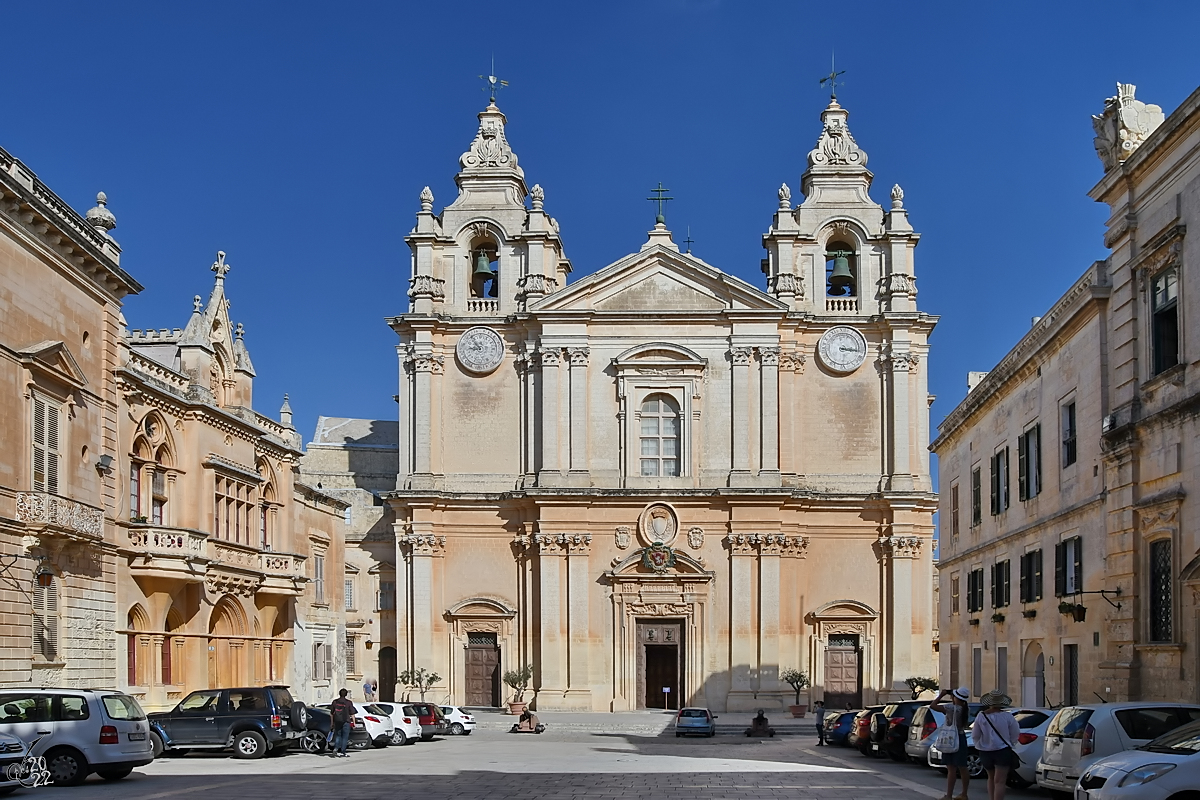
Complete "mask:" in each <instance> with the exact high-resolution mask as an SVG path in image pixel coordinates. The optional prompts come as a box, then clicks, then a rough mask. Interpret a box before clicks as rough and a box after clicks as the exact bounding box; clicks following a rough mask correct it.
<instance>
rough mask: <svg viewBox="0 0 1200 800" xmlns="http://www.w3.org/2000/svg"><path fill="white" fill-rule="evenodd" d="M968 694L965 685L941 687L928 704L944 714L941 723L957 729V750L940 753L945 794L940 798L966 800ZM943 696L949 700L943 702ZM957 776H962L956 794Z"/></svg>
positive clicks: (969, 776)
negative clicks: (960, 792)
mask: <svg viewBox="0 0 1200 800" xmlns="http://www.w3.org/2000/svg"><path fill="white" fill-rule="evenodd" d="M970 696H971V690H970V689H968V688H967V687H965V686H960V687H958V688H957V689H955V690H954V691H950V690H949V689H943V690H942V693H941V694H939V695H938V696H937V697H936V698H935V699H934V701H933V702H932V703H930V704H929V707H930V708H931V709H933V710H934V711H936V712H938V713H939V714H944V715H945V717H946V719H945V721H944V722H943V723H942V724H943V725H953V726H954V728H955V729H956V730H957V731H958V750H956V751H955V752H953V753H944V754H943V755H942V759H943V761H944V763H945V764H946V794H945V796H944V797H942V799H941V800H967V786H968V785H969V784H970V783H971V773H970V772H969V771H968V770H967V715H968V707H967V698H968V697H970ZM944 697H948V698H950V702H949V703H943V702H942V698H944ZM955 770H957V774H956V773H955ZM958 778H962V794H958V795H956V794H955V793H954V784H955V782H956V781H957V779H958Z"/></svg>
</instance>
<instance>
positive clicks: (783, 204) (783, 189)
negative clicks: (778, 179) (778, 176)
mask: <svg viewBox="0 0 1200 800" xmlns="http://www.w3.org/2000/svg"><path fill="white" fill-rule="evenodd" d="M778 194H779V208H780V210H782V211H790V210H791V208H792V190H791V188H790V187H789V186H788V185H787V184H786V183H781V184H780V185H779V192H778Z"/></svg>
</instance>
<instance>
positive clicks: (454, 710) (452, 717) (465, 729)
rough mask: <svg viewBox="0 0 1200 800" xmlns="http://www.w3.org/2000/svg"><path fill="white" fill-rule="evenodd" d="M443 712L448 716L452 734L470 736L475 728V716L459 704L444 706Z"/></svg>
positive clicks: (447, 719)
mask: <svg viewBox="0 0 1200 800" xmlns="http://www.w3.org/2000/svg"><path fill="white" fill-rule="evenodd" d="M442 714H444V715H445V717H446V724H447V725H449V726H450V734H451V735H452V736H470V735H471V731H473V730H475V717H474V716H472V715H471V714H468V713H467V712H465V711H463V710H462V709H461V708H459V707H458V706H442Z"/></svg>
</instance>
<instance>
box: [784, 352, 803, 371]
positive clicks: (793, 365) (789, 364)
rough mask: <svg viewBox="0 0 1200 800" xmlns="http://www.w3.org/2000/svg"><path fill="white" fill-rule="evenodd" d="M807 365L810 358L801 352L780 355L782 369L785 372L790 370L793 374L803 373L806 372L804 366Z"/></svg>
mask: <svg viewBox="0 0 1200 800" xmlns="http://www.w3.org/2000/svg"><path fill="white" fill-rule="evenodd" d="M807 363H808V356H806V355H805V354H804V353H802V352H800V351H799V350H796V351H793V352H791V353H780V354H779V367H780V369H785V370H788V369H790V370H792V371H793V372H797V373H802V372H804V365H805V364H807Z"/></svg>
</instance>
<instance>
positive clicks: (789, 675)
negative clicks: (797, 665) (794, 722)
mask: <svg viewBox="0 0 1200 800" xmlns="http://www.w3.org/2000/svg"><path fill="white" fill-rule="evenodd" d="M779 680H781V681H783V682H784V683H786V684H787V685H788V686H791V687H792V691H793V692H795V693H796V705H794V706H788V710H789V711H791V712H792V716H793V717H797V718H798V717H803V716H804V715H805V714H807V713H808V704H807V703H803V704H802V703H801V702H800V692H802V691H804V690H805V689H807V688H808V687H809V686H811V685H812V684H811V682H810V681H809V680H808V673H806V672H802V671H801V670H798V669H792V668H788V669H785V670H784V671H783V672H781V673H779Z"/></svg>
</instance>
